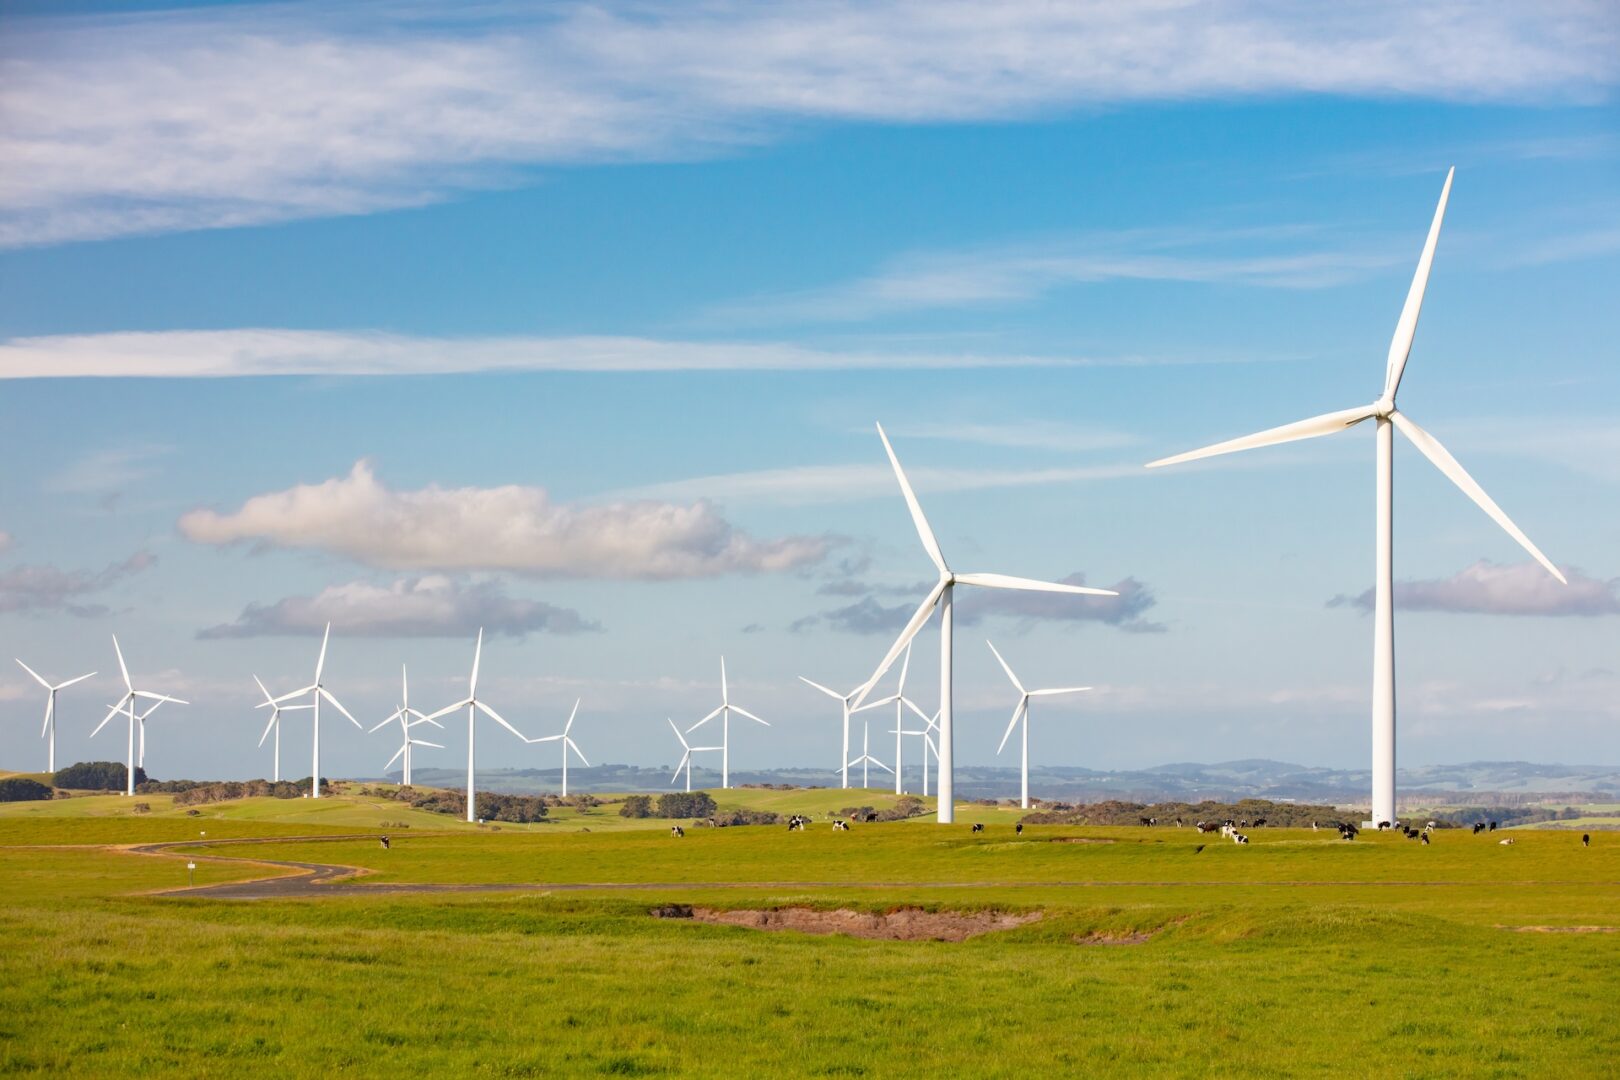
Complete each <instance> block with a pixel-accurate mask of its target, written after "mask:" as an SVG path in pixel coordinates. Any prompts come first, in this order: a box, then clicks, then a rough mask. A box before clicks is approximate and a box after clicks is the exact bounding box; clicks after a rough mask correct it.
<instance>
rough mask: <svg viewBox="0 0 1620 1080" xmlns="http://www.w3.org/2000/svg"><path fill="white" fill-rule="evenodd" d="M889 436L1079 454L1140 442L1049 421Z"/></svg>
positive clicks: (908, 430) (935, 427) (909, 428)
mask: <svg viewBox="0 0 1620 1080" xmlns="http://www.w3.org/2000/svg"><path fill="white" fill-rule="evenodd" d="M889 434H890V435H891V436H894V437H898V438H906V439H939V440H942V441H945V442H964V443H973V444H977V445H979V446H999V447H1006V448H1008V449H1015V450H1050V451H1054V452H1057V453H1069V454H1083V453H1088V452H1090V451H1093V450H1117V449H1119V448H1121V447H1125V446H1135V445H1137V444H1138V443H1140V442H1141V441H1142V440H1141V439H1140V438H1139V437H1138V436H1135V435H1131V434H1129V433H1127V432H1123V431H1115V430H1112V429H1110V428H1101V427H1089V426H1082V425H1078V424H1060V423H1055V422H1053V421H1050V420H1009V421H1005V422H1003V423H996V424H986V423H975V422H973V421H968V420H964V421H962V422H960V423H956V422H944V423H919V424H909V425H908V424H899V425H895V426H893V427H891V428H890V429H889Z"/></svg>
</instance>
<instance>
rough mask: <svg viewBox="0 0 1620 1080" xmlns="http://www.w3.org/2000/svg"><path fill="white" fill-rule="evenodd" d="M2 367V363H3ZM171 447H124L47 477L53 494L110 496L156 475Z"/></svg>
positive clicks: (88, 456)
mask: <svg viewBox="0 0 1620 1080" xmlns="http://www.w3.org/2000/svg"><path fill="white" fill-rule="evenodd" d="M0 363H3V361H0ZM173 452H174V451H173V448H172V447H168V446H121V447H114V448H113V449H110V450H97V451H95V452H94V453H91V454H86V455H85V456H84V457H82V458H80V459H79V460H77V461H75V462H74V463H73V464H71V465H69V466H67V467H66V468H64V469H62V470H61V471H60V472H57V473H55V474H54V475H52V476H50V477H48V478H47V479H46V481H45V483H46V486H47V487H48V488H50V489H51V490H52V491H66V492H71V493H74V494H80V495H108V494H113V493H116V492H119V491H121V490H123V489H124V488H126V487H128V486H129V485H130V484H133V483H135V482H136V481H138V480H144V479H146V478H147V477H149V476H152V475H153V474H154V473H156V472H157V462H158V461H159V460H161V459H162V458H164V457H166V456H168V455H169V454H171V453H173Z"/></svg>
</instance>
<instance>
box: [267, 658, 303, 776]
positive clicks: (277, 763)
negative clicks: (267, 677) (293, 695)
mask: <svg viewBox="0 0 1620 1080" xmlns="http://www.w3.org/2000/svg"><path fill="white" fill-rule="evenodd" d="M253 681H254V682H256V683H258V684H259V690H260V692H261V693H263V694H264V704H265V705H268V706H270V722H269V723H268V724H266V725H264V734H263V735H260V736H259V748H260V749H263V748H264V740H266V739H268V738H269V737H270V732H271V731H274V732H275V733H276V743H275V749H274V751H273V754H274V762H273V763H272V765H271V769H272V775H271V778H270V779H271V782H272V783H276V784H279V783H281V714H282V713H284V712H288V711H290V710H296V709H312V708H314V706H313V705H280V704H277V702H276V698H275V695H273V694H272V693H270V691H269V690H268V689H267V688H266V687H265V685H264V683H263V682H261V681H260V679H259V677H258V676H257V675H255V676H253ZM255 708H261V709H262V708H264V705H258V706H255Z"/></svg>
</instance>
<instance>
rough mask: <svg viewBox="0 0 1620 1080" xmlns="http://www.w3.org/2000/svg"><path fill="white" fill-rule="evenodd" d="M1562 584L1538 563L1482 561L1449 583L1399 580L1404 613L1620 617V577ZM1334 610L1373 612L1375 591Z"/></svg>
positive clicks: (1335, 603)
mask: <svg viewBox="0 0 1620 1080" xmlns="http://www.w3.org/2000/svg"><path fill="white" fill-rule="evenodd" d="M1565 576H1566V577H1568V578H1569V584H1568V585H1561V584H1559V583H1558V582H1557V581H1556V580H1554V579H1553V577H1552V575H1550V574H1548V573H1547V571H1546V570H1544V569H1542V568H1541V567H1540V566H1538V565H1537V564H1535V563H1532V562H1523V563H1512V564H1509V565H1505V566H1504V565H1502V564H1500V563H1493V562H1490V561H1489V560H1486V559H1481V560H1480V561H1479V562H1477V563H1475V564H1474V565H1472V566H1470V567H1467V568H1466V569H1464V570H1459V571H1458V572H1457V573H1455V574H1453V575H1452V576H1451V577H1449V578H1438V579H1431V580H1428V581H1397V582H1396V583H1395V606H1396V608H1398V609H1399V610H1401V611H1449V612H1457V613H1461V614H1470V615H1583V616H1593V615H1620V578H1611V579H1610V580H1608V581H1602V580H1599V579H1597V578H1591V577H1587V576H1586V575H1585V574H1582V573H1581V572H1580V571H1578V570H1573V569H1568V570H1566V571H1565ZM1328 606H1329V607H1345V606H1350V607H1355V608H1358V609H1359V610H1361V611H1364V612H1370V611H1371V610H1372V609H1373V591H1372V590H1371V589H1368V590H1367V591H1366V592H1364V593H1362V594H1361V595H1360V596H1354V597H1351V596H1342V595H1341V596H1335V597H1334V598H1333V599H1332V600H1329V601H1328Z"/></svg>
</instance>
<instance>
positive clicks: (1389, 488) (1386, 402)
mask: <svg viewBox="0 0 1620 1080" xmlns="http://www.w3.org/2000/svg"><path fill="white" fill-rule="evenodd" d="M1455 173H1456V169H1451V170H1449V171H1448V172H1447V173H1446V182H1445V185H1444V186H1443V187H1442V188H1441V189H1440V204H1439V205H1438V206H1436V207H1435V210H1434V221H1433V223H1432V224H1430V226H1429V237H1428V240H1427V241H1425V242H1424V245H1423V254H1422V255H1421V256H1419V258H1418V264H1417V272H1416V273H1415V274H1413V276H1412V287H1411V289H1410V290H1409V291H1408V292H1407V294H1406V305H1405V307H1403V308H1402V309H1401V317H1400V321H1399V322H1397V323H1396V324H1395V336H1394V337H1393V338H1392V339H1391V340H1390V343H1389V357H1388V359H1387V360H1386V361H1385V365H1384V388H1383V392H1382V393H1381V394H1380V395H1379V397H1378V400H1377V401H1374V402H1373V403H1372V404H1370V405H1358V406H1356V407H1355V408H1353V409H1343V410H1340V411H1339V412H1331V413H1324V414H1323V415H1321V416H1313V417H1311V418H1310V419H1309V420H1300V421H1297V422H1295V423H1292V424H1284V425H1283V426H1282V427H1275V428H1270V429H1268V430H1266V431H1261V432H1257V433H1256V434H1253V435H1245V436H1243V437H1242V438H1238V439H1231V440H1229V441H1227V442H1222V443H1216V444H1215V445H1214V446H1206V447H1204V448H1203V449H1201V450H1193V451H1190V452H1188V453H1185V454H1177V455H1175V456H1173V457H1167V458H1160V459H1159V460H1158V461H1152V462H1149V463H1148V468H1150V469H1151V468H1156V467H1158V466H1161V465H1175V464H1178V463H1180V462H1183V461H1195V460H1197V459H1199V458H1206V457H1213V456H1215V455H1216V454H1230V453H1233V452H1234V451H1238V450H1252V449H1254V448H1255V447H1259V446H1274V445H1276V444H1278V443H1287V442H1294V441H1296V440H1298V439H1314V438H1316V437H1318V436H1321V435H1333V434H1336V433H1338V432H1340V431H1344V430H1345V429H1347V428H1352V427H1355V426H1356V425H1357V424H1359V423H1361V422H1362V421H1364V420H1373V421H1376V422H1377V457H1376V487H1377V499H1378V501H1377V512H1376V521H1377V525H1376V531H1375V532H1374V534H1373V541H1374V548H1375V551H1376V556H1375V560H1374V567H1375V573H1374V578H1373V695H1372V819H1373V820H1374V821H1394V820H1395V599H1394V594H1395V570H1394V545H1395V535H1394V533H1395V530H1394V517H1395V510H1394V491H1395V467H1394V461H1395V429H1396V428H1399V429H1400V431H1401V434H1403V435H1405V436H1406V437H1407V439H1408V440H1410V441H1411V443H1412V445H1413V446H1415V447H1417V448H1418V451H1419V452H1420V453H1421V454H1422V455H1423V456H1424V457H1426V458H1428V459H1429V461H1430V462H1432V463H1433V464H1434V467H1435V468H1437V469H1439V470H1440V471H1441V472H1442V473H1444V474H1445V475H1446V477H1447V478H1448V479H1449V480H1450V481H1451V482H1452V483H1454V484H1456V485H1457V486H1458V487H1459V488H1461V489H1462V491H1463V494H1465V495H1467V496H1468V497H1469V498H1470V499H1472V500H1474V502H1475V503H1476V504H1478V506H1479V508H1480V509H1481V510H1484V511H1485V513H1486V514H1488V515H1489V516H1490V517H1491V519H1492V520H1493V521H1495V522H1496V523H1497V524H1498V525H1500V526H1501V527H1502V528H1503V529H1504V530H1506V531H1507V534H1508V535H1509V536H1511V537H1513V539H1514V540H1517V541H1518V542H1519V545H1520V546H1521V547H1523V548H1524V549H1525V550H1526V551H1528V552H1529V553H1530V554H1531V555H1532V556H1533V557H1534V558H1535V560H1536V561H1537V562H1539V563H1540V564H1541V565H1542V566H1544V567H1546V568H1547V571H1548V573H1550V574H1552V576H1553V577H1555V578H1557V579H1558V580H1559V581H1560V582H1563V583H1564V584H1568V582H1567V581H1565V578H1564V575H1563V574H1562V573H1560V572H1559V570H1558V568H1557V567H1556V566H1554V565H1553V564H1552V562H1551V561H1549V560H1548V558H1547V557H1546V556H1545V555H1543V554H1542V553H1541V550H1540V549H1539V548H1537V547H1536V545H1535V544H1533V543H1531V542H1530V538H1529V537H1527V536H1525V535H1524V533H1523V532H1521V531H1520V530H1519V527H1518V526H1517V525H1515V524H1513V522H1512V521H1511V520H1509V518H1508V516H1507V515H1506V514H1504V513H1503V512H1502V508H1501V507H1499V506H1497V505H1496V503H1495V501H1494V500H1492V499H1491V497H1490V496H1489V495H1487V494H1485V489H1484V488H1482V487H1480V486H1479V484H1478V483H1476V482H1475V481H1474V478H1473V477H1472V476H1469V475H1468V473H1467V471H1466V470H1464V469H1463V467H1462V466H1461V465H1459V464H1457V459H1456V458H1454V457H1452V456H1451V454H1450V453H1449V452H1448V451H1447V450H1446V448H1445V447H1444V446H1441V445H1440V442H1439V440H1438V439H1436V438H1435V437H1434V436H1433V435H1430V434H1429V433H1428V432H1427V431H1424V430H1423V429H1422V428H1421V427H1419V426H1418V425H1417V424H1416V423H1415V422H1414V421H1413V420H1412V419H1411V418H1409V417H1408V416H1406V415H1405V414H1404V413H1401V412H1399V411H1397V410H1396V408H1395V394H1396V392H1397V391H1399V390H1400V386H1401V375H1402V374H1403V373H1404V372H1405V370H1406V361H1407V357H1408V356H1410V355H1411V352H1412V338H1413V337H1414V336H1415V335H1416V333H1417V324H1418V315H1419V313H1420V312H1421V311H1422V310H1423V292H1424V289H1425V288H1426V287H1427V286H1428V283H1429V269H1430V267H1431V266H1432V265H1433V263H1434V249H1435V246H1436V244H1438V243H1439V240H1440V222H1441V220H1442V219H1443V218H1444V217H1445V215H1446V202H1447V201H1448V200H1449V199H1450V198H1451V180H1452V177H1453V175H1455Z"/></svg>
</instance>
